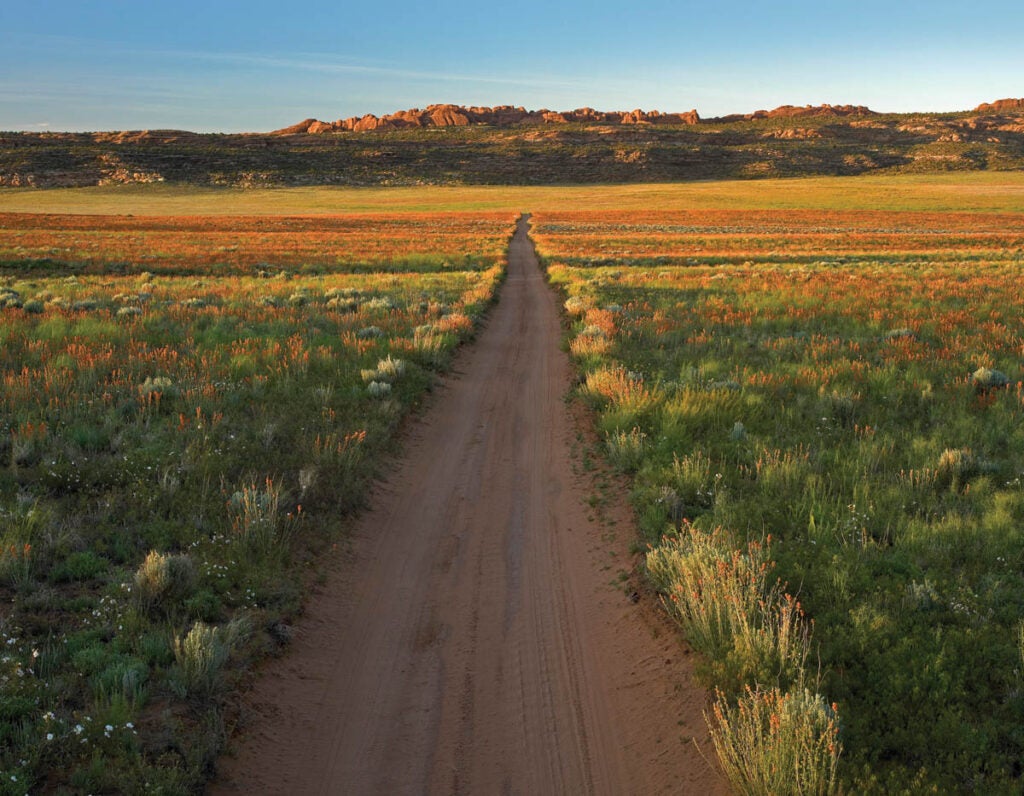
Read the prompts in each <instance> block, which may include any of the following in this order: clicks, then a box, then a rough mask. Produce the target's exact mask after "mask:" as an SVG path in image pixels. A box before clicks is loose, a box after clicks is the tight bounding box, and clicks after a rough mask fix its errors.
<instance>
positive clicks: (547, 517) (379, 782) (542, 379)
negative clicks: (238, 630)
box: [212, 221, 724, 795]
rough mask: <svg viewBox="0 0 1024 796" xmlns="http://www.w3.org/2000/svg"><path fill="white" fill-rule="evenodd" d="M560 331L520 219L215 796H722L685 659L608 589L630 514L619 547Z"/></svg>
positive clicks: (264, 685)
mask: <svg viewBox="0 0 1024 796" xmlns="http://www.w3.org/2000/svg"><path fill="white" fill-rule="evenodd" d="M559 336H560V330H559V315H558V309H557V305H556V299H555V296H554V294H553V293H552V291H551V290H550V289H549V288H548V286H547V285H546V283H545V281H544V279H543V276H542V274H541V272H540V269H539V267H538V264H537V260H536V255H535V253H534V250H533V245H532V243H531V242H530V240H529V238H528V228H527V225H526V222H525V221H524V222H521V223H520V226H519V229H518V231H517V233H516V236H515V238H514V239H513V241H512V245H511V249H510V254H509V273H508V279H507V282H506V283H505V285H504V286H503V287H502V292H501V300H500V302H499V303H498V305H497V306H496V307H495V309H494V310H493V311H492V315H491V317H490V319H489V320H488V322H487V324H486V327H485V328H484V329H483V330H482V332H481V333H480V335H479V337H478V339H477V341H476V342H475V343H474V344H473V345H472V346H471V347H470V348H469V349H468V350H467V351H465V352H464V353H463V355H461V356H460V358H459V359H458V361H457V364H456V372H457V375H456V376H454V377H452V378H450V379H448V380H446V382H445V383H444V384H443V385H442V386H441V387H440V389H439V393H440V394H439V395H435V396H434V397H433V399H432V401H431V405H430V407H429V409H428V411H427V413H426V415H425V417H424V418H423V420H422V421H419V422H417V424H416V427H415V429H414V431H413V432H412V439H411V440H410V441H409V443H408V445H407V452H406V455H405V457H404V458H403V460H402V461H401V462H400V463H399V464H398V465H397V466H396V468H395V470H394V472H393V473H392V474H391V475H390V477H389V478H388V480H387V483H386V484H384V485H382V486H380V487H379V488H378V489H377V490H376V492H375V494H374V496H373V499H372V508H371V510H369V511H368V512H367V513H366V514H365V515H364V516H363V517H362V519H361V521H360V522H359V525H358V528H357V529H356V533H355V538H354V542H353V551H352V561H351V562H350V563H349V564H347V565H346V566H344V567H343V569H344V570H345V571H344V572H343V573H340V574H339V575H338V576H337V577H336V578H334V579H333V580H332V581H331V582H330V583H329V584H328V585H327V586H326V588H325V589H324V591H323V592H322V593H321V594H319V595H318V596H317V597H316V598H315V599H314V600H313V602H312V604H311V605H310V607H309V610H308V613H307V615H306V617H305V618H304V620H303V622H302V623H301V625H300V626H299V628H298V632H297V635H296V639H295V642H294V643H293V645H292V648H291V650H290V651H289V653H288V655H287V656H286V657H285V658H284V659H282V660H280V661H275V662H274V663H273V664H272V665H270V666H269V668H268V669H267V670H266V672H265V674H264V675H263V676H262V677H261V679H260V681H259V683H258V686H257V688H256V691H255V693H254V694H253V698H252V702H251V703H252V705H253V709H254V710H255V711H256V713H257V716H256V719H255V721H254V723H253V725H252V726H251V727H249V728H248V731H247V732H246V733H245V735H244V737H242V738H241V739H238V740H236V741H235V744H234V747H235V751H234V756H233V757H228V758H226V759H225V760H224V761H223V764H222V766H221V770H222V774H221V778H220V781H219V782H218V783H216V784H215V785H214V787H213V789H212V792H214V793H224V794H227V793H282V794H285V793H287V794H336V793H337V794H342V793H343V794H350V793H351V794H418V793H439V794H449V793H458V794H499V793H501V794H531V795H532V794H555V793H564V794H585V793H600V794H631V793H635V794H650V793H668V792H672V793H691V794H705V793H716V792H723V790H724V786H723V785H722V784H721V783H720V781H719V780H718V779H717V778H716V775H715V774H714V773H713V772H712V770H711V768H710V766H709V765H708V763H707V762H705V760H704V759H703V758H702V757H701V755H700V754H699V753H698V751H697V750H696V749H695V747H694V745H693V744H692V743H691V742H690V738H691V737H693V736H695V735H696V736H699V737H703V736H704V735H705V731H704V724H703V719H702V717H701V709H702V708H703V706H704V703H703V700H704V694H703V693H702V692H701V691H699V690H696V689H694V687H693V686H692V685H691V682H690V668H689V663H688V660H687V659H686V658H685V656H683V655H682V653H681V651H680V649H679V646H678V643H677V642H676V641H675V640H674V639H672V638H671V637H670V634H668V633H666V632H665V628H664V626H661V627H659V625H658V621H657V619H656V618H655V617H653V611H652V607H651V606H645V605H644V604H643V602H641V604H640V605H634V604H633V603H632V602H631V601H630V600H629V599H628V598H627V597H626V595H625V594H624V593H623V591H622V589H621V588H619V589H617V588H615V587H614V586H613V581H614V580H615V577H616V574H617V572H618V571H619V570H620V568H628V566H629V563H628V555H627V552H626V547H627V545H628V539H627V538H626V537H628V536H629V532H628V531H627V530H626V529H625V527H624V526H625V525H626V524H627V523H628V515H627V513H626V512H625V510H624V509H621V507H620V509H618V511H619V513H618V515H617V516H618V517H619V519H620V522H619V523H618V525H617V526H616V527H618V528H619V529H620V533H619V534H618V536H619V537H621V538H618V539H614V540H612V539H610V538H609V528H608V527H607V526H605V527H602V526H600V525H598V524H597V523H596V522H595V521H594V520H592V519H590V518H589V514H590V513H591V512H589V511H588V508H587V504H586V502H585V501H586V499H587V497H588V496H589V495H590V494H591V491H590V490H591V489H592V487H591V486H590V485H589V481H588V479H587V477H586V476H584V475H582V474H579V473H578V472H576V471H574V467H573V461H572V457H571V451H570V449H571V446H572V445H573V442H574V440H575V431H574V425H573V421H572V420H571V418H570V416H569V413H568V411H567V407H566V404H565V402H564V400H563V398H564V396H565V394H566V391H567V389H568V385H569V378H570V372H569V365H568V361H567V358H566V355H565V354H564V353H563V352H561V351H560V350H559ZM705 754H707V755H708V756H709V757H711V756H713V753H711V752H709V751H707V750H705Z"/></svg>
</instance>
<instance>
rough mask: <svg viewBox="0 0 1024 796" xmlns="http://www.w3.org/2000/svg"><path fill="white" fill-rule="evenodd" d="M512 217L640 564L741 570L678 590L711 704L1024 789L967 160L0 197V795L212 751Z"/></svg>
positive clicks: (880, 769)
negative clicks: (697, 639)
mask: <svg viewBox="0 0 1024 796" xmlns="http://www.w3.org/2000/svg"><path fill="white" fill-rule="evenodd" d="M566 208H572V212H571V213H570V212H566ZM520 211H528V212H533V213H535V221H536V227H535V229H536V238H537V240H538V243H539V246H540V250H541V253H542V254H543V255H544V257H545V258H546V260H547V264H548V267H549V272H550V275H551V278H552V280H553V281H555V282H556V283H558V284H559V285H561V286H562V288H563V289H564V290H565V291H566V292H567V294H568V295H569V296H571V297H576V298H577V299H578V301H577V303H576V305H575V308H574V312H575V313H576V314H577V320H576V322H575V325H574V331H573V340H572V343H571V348H572V351H573V354H574V356H575V357H576V358H577V360H578V362H579V364H580V366H581V368H583V370H584V372H585V373H586V374H587V375H586V384H585V387H584V392H585V393H586V394H587V395H588V396H589V398H590V399H591V400H593V402H594V405H595V407H596V408H597V409H598V411H599V413H600V419H599V422H600V424H601V425H602V427H603V429H604V431H605V432H606V433H607V439H608V443H609V455H610V456H611V457H612V458H613V460H614V461H616V462H618V464H619V465H620V466H621V467H622V468H623V469H624V470H627V471H630V472H632V473H634V474H635V493H636V501H637V509H638V512H639V515H640V517H641V525H642V529H643V533H644V535H645V539H644V541H645V542H649V543H650V544H651V545H652V546H653V548H654V549H655V550H656V551H660V553H659V554H656V555H655V557H654V558H652V565H653V566H652V571H655V576H656V578H658V577H660V578H661V580H660V581H658V583H659V586H660V587H661V588H662V589H663V590H664V591H665V593H666V594H667V595H671V594H673V592H674V591H678V584H679V582H680V578H681V577H682V576H684V575H685V574H686V573H687V572H688V573H691V574H692V573H697V574H698V575H699V574H700V572H702V571H703V570H701V569H700V567H701V566H703V565H705V564H709V563H710V564H712V565H713V566H712V568H711V570H708V571H709V572H710V571H712V570H713V571H714V572H722V571H723V570H722V569H721V567H720V566H719V564H720V563H723V564H726V565H727V566H726V568H725V570H724V571H725V573H726V578H725V581H726V582H724V583H722V584H719V585H721V586H723V587H729V588H731V587H737V588H738V586H737V584H740V583H741V581H743V578H744V577H746V575H750V574H751V572H750V571H749V565H750V564H751V562H758V566H759V567H760V565H761V564H763V565H764V567H763V569H761V570H759V572H760V574H758V573H753V574H757V577H756V578H754V580H753V581H751V582H753V583H754V585H755V589H754V591H753V592H751V591H750V590H749V589H748V590H747V591H746V592H743V591H742V590H741V591H740V592H737V593H735V594H734V596H735V597H736V600H735V601H734V602H736V603H737V604H738V603H740V602H742V601H743V600H746V599H750V598H751V597H753V602H752V603H751V605H753V606H755V608H752V609H751V611H750V612H748V613H746V614H734V615H732V617H731V618H729V613H728V611H722V612H717V613H715V612H714V611H712V612H711V614H706V615H705V616H704V617H703V620H702V621H704V622H705V625H704V629H705V631H706V633H707V638H708V639H710V641H709V642H708V646H707V647H705V651H706V652H707V653H708V664H707V669H708V674H709V677H710V678H711V680H712V681H713V682H715V683H716V684H717V685H718V686H719V687H721V688H722V689H723V697H722V701H721V702H720V703H719V704H718V709H719V710H721V711H722V712H723V713H725V714H727V715H728V714H729V711H732V710H735V709H736V705H737V704H739V702H738V701H737V699H738V698H741V697H742V696H743V695H744V694H747V693H749V692H748V691H747V690H746V689H747V688H748V687H750V688H754V689H755V693H760V696H761V701H760V702H757V703H756V705H755V707H756V708H757V710H758V711H760V713H758V715H762V714H763V715H764V716H765V721H766V722H768V724H767V725H766V726H767V728H768V731H770V729H771V727H772V726H774V725H772V724H771V722H772V716H776V717H777V716H778V715H780V713H779V711H782V713H783V714H785V715H790V714H793V715H794V716H795V718H794V726H796V725H800V726H812V728H813V727H825V728H826V729H827V731H828V733H832V732H833V731H834V730H836V728H837V727H838V730H839V732H838V736H837V737H838V739H841V742H842V744H843V747H844V749H845V751H844V753H843V755H842V757H841V759H840V765H839V768H838V777H839V779H840V780H841V781H842V782H844V783H845V784H846V787H847V789H850V790H854V791H861V790H867V791H871V790H875V791H878V792H895V791H898V790H901V789H906V790H909V791H913V792H919V791H922V790H927V789H929V788H932V789H936V790H938V791H940V792H948V791H950V790H954V791H955V790H960V791H965V792H966V791H978V790H983V791H986V792H1012V791H1014V790H1017V789H1019V784H1020V776H1021V773H1020V771H1019V761H1020V759H1021V758H1022V753H1024V736H1022V735H1021V732H1020V727H1022V726H1024V700H1022V698H1021V694H1022V693H1024V681H1022V680H1021V674H1020V672H1021V671H1022V669H1024V665H1022V663H1021V645H1020V635H1019V632H1020V630H1019V628H1020V623H1021V620H1022V619H1024V603H1022V602H1021V598H1020V595H1021V594H1024V576H1022V574H1021V572H1022V569H1024V537H1021V534H1020V528H1021V527H1022V524H1024V491H1022V487H1021V482H1020V477H1021V476H1022V474H1024V440H1022V439H1021V436H1020V432H1019V430H1018V429H1019V427H1020V420H1021V419H1022V418H1021V414H1022V404H1021V388H1020V386H1019V383H1020V381H1021V379H1022V378H1024V370H1022V366H1021V361H1022V359H1024V327H1022V326H1021V321H1020V317H1019V312H1017V309H1018V308H1019V307H1020V306H1021V301H1022V299H1024V296H1022V295H1021V294H1020V289H1019V287H1018V283H1019V278H1018V277H1019V272H1020V268H1021V265H1022V242H1024V221H1022V219H1024V175H1021V174H1018V173H1005V172H1004V173H987V172H985V173H970V174H959V175H956V176H934V175H928V176H900V177H874V176H869V177H859V178H812V179H799V180H763V181H757V182H708V183H688V184H676V185H629V186H601V187H559V188H546V187H545V188H532V187H531V188H526V187H519V188H504V187H466V188H421V187H417V188H388V189H378V188H359V189H353V188H289V189H272V190H250V191H242V190H234V189H205V188H185V187H173V186H162V185H151V186H129V187H104V188H87V189H77V190H63V189H58V190H49V191H30V190H22V189H18V190H7V191H0V278H2V281H0V302H2V303H3V305H4V306H3V308H2V309H0V317H2V321H3V323H2V325H0V335H2V338H3V348H2V354H0V365H2V368H0V376H2V378H3V382H2V385H0V407H2V412H3V414H2V415H0V422H2V424H3V429H2V430H3V432H4V434H3V438H2V441H0V464H2V465H3V469H2V471H0V509H2V512H3V514H2V524H0V533H2V538H0V541H2V545H0V546H2V549H3V552H2V554H0V592H2V595H3V597H4V606H5V607H4V608H3V609H0V630H2V632H3V634H4V639H3V643H4V645H5V652H4V654H3V655H4V657H3V658H0V666H2V667H3V671H2V674H0V688H2V689H3V699H0V734H2V739H3V743H0V767H2V769H3V772H4V773H3V777H2V782H0V788H4V789H6V790H5V791H4V792H10V793H22V792H25V790H37V789H41V788H45V787H57V786H59V785H64V786H65V787H67V788H69V789H71V790H72V791H80V792H89V791H96V790H101V789H103V788H108V789H109V788H115V789H116V788H117V787H122V788H124V787H128V786H131V787H134V788H137V789H140V790H145V789H148V790H154V789H156V788H158V787H159V788H163V789H164V790H165V791H166V792H175V791H187V790H189V789H191V788H194V787H195V786H196V784H197V783H198V782H199V781H201V779H202V777H203V776H204V775H205V772H206V770H207V767H208V765H209V762H210V760H211V759H212V756H213V754H214V753H215V751H216V750H217V748H218V747H219V745H220V743H221V739H222V722H223V712H222V708H223V705H224V700H225V698H226V694H227V693H228V691H227V690H226V687H227V686H228V685H230V681H231V680H232V678H233V677H234V676H235V674H236V673H237V671H238V670H239V667H240V666H243V665H244V664H245V662H246V661H247V660H248V659H249V658H250V657H251V656H252V655H255V654H260V653H261V652H265V651H267V650H272V649H274V648H275V647H276V645H277V644H279V643H280V642H282V641H284V640H285V639H286V636H287V633H288V619H289V617H290V616H291V615H292V613H293V612H294V610H295V606H296V605H297V604H298V602H299V600H300V590H299V587H298V586H297V585H296V584H298V583H300V582H301V577H299V576H298V575H297V573H300V572H301V571H303V570H304V569H307V568H308V565H309V560H310V558H309V555H310V554H309V552H308V551H309V550H311V549H312V550H315V549H317V547H318V545H320V546H322V545H324V544H326V543H327V540H329V539H331V538H333V535H334V534H335V533H336V531H337V528H336V527H334V526H335V520H334V519H332V518H335V517H337V515H338V510H339V509H342V510H346V509H349V508H351V507H352V506H353V505H355V504H357V503H358V501H359V496H360V495H361V491H362V486H363V484H364V483H365V479H366V478H367V477H368V474H369V473H370V472H372V469H373V462H374V461H375V459H376V458H377V456H378V454H379V453H380V452H381V451H382V450H383V449H384V448H385V446H386V444H387V439H388V438H389V435H390V434H391V432H392V431H393V430H394V428H395V426H396V423H397V421H398V418H399V417H400V416H401V415H402V413H403V412H404V411H406V409H407V408H408V407H410V406H411V405H413V404H414V402H415V400H416V397H417V396H418V395H420V394H421V393H422V391H423V390H424V389H426V388H427V386H428V385H429V382H430V379H431V372H432V371H433V370H435V369H437V368H439V367H443V365H444V363H445V361H446V358H447V352H449V351H450V350H451V348H452V347H453V346H454V345H455V344H456V343H457V341H458V340H461V339H464V338H465V337H466V336H467V335H469V334H471V331H472V326H473V320H474V319H475V318H476V317H477V315H478V313H479V311H480V310H481V308H482V307H483V306H484V305H485V304H486V303H487V301H488V300H489V298H490V296H491V295H492V291H493V289H494V287H495V285H496V284H497V280H499V279H500V275H501V271H500V267H501V262H502V257H503V252H504V246H505V242H506V241H507V236H508V234H509V232H510V231H511V221H512V219H513V218H514V216H515V214H516V213H518V212H520ZM395 360H401V363H400V364H396V362H395ZM981 368H989V369H990V370H995V371H1000V372H1002V373H1004V374H1006V376H1007V381H1008V384H1007V385H1006V386H1003V387H1000V386H997V385H996V384H995V383H991V384H990V383H989V382H988V381H986V379H987V378H989V377H985V376H984V374H983V377H982V378H981V381H978V380H977V379H974V378H973V374H974V373H975V372H977V371H979V369H981ZM996 382H998V379H996ZM300 505H301V507H302V510H301V512H300V511H299V506H300ZM183 520H184V521H183ZM719 527H721V529H722V530H720V531H716V530H715V529H716V528H719ZM769 535H770V536H771V542H769V541H768V537H769ZM658 555H660V559H659V558H658ZM701 555H704V558H703V559H702V558H701ZM659 560H661V561H662V562H663V563H664V564H665V566H663V567H662V568H661V570H660V572H661V575H658V574H657V570H658V561H659ZM744 573H746V575H745V574H744ZM768 573H770V574H768ZM729 578H732V580H731V581H729ZM779 579H781V583H784V584H787V585H786V586H782V585H780V581H779ZM743 582H746V581H743ZM709 588H710V587H709ZM676 596H677V600H678V599H682V603H683V604H684V607H683V608H679V609H674V610H676V613H677V616H679V618H680V620H681V621H683V622H684V624H686V623H687V622H689V623H690V624H689V626H690V628H691V631H693V629H694V627H695V625H694V620H696V619H701V617H698V616H695V615H694V614H693V613H692V611H691V612H690V613H687V610H686V608H685V603H686V599H685V598H686V595H685V594H681V595H680V594H677V595H676ZM759 601H760V602H761V603H764V604H765V605H768V606H769V608H770V609H771V611H770V612H769V614H770V615H762V614H758V610H762V609H761V608H757V606H758V602H759ZM699 602H700V603H701V604H704V605H712V606H713V605H714V603H713V602H712V601H710V599H709V600H701V601H699ZM669 604H670V606H671V605H673V604H675V605H678V604H679V603H678V602H675V603H674V602H673V601H672V600H671V599H669ZM692 607H694V606H691V608H692ZM712 614H713V615H712ZM811 620H813V621H814V625H813V630H812V629H811V625H810V622H811ZM744 623H746V624H744ZM196 628H198V630H196ZM737 628H745V632H747V636H746V637H745V638H746V641H745V642H744V643H746V644H747V645H748V646H747V648H746V650H745V651H744V650H742V649H739V648H738V647H737V645H736V643H735V638H736V637H738V636H737V632H736V629H737ZM766 628H768V629H767V630H766ZM193 630H195V633H193V632H192V631H193ZM693 637H694V635H693V634H691V638H693ZM780 638H782V641H781V642H780V641H779V639H780ZM758 644H760V645H761V646H758ZM766 645H767V646H766ZM751 650H753V652H751ZM819 658H820V671H819V664H818V661H819ZM3 677H6V679H2V678H3ZM795 686H800V687H804V686H806V687H807V688H808V689H809V690H807V691H806V693H805V692H803V691H799V692H798V690H797V689H796V688H795ZM772 687H775V688H777V689H781V690H779V691H776V692H774V696H772V694H771V692H769V691H764V689H771V688H772ZM757 688H760V689H762V691H760V692H758V691H757ZM786 688H789V691H788V692H786V691H785V689H786ZM766 694H767V696H766ZM786 694H798V698H796V697H794V698H792V699H790V698H789V697H787V696H786ZM772 699H774V700H775V701H774V702H773V701H772ZM832 702H835V703H836V709H835V710H832V708H831V707H830V704H831V703H832ZM793 705H800V706H810V707H811V708H813V709H814V710H817V711H818V714H817V715H816V717H812V718H814V721H812V722H808V721H807V720H806V719H807V716H806V715H805V714H804V713H800V712H799V711H795V712H794V709H792V706H793ZM766 706H767V708H773V706H782V707H780V708H779V711H775V712H773V711H772V710H771V709H768V710H766ZM787 706H788V707H787ZM783 707H785V708H786V710H782V708H783ZM802 709H803V708H801V710H802ZM786 711H788V713H787V712H786ZM755 712H757V711H755ZM837 716H838V723H837V719H836V717H837ZM801 722H802V724H801ZM823 738H824V739H825V741H828V740H829V739H830V738H832V736H831V735H825V736H820V737H818V738H817V741H814V742H815V743H817V744H818V746H816V747H815V749H816V750H817V753H818V754H819V756H820V759H821V760H823V761H825V763H824V765H826V766H827V765H828V761H829V760H833V759H834V756H833V755H832V753H831V752H830V751H829V749H828V748H827V747H828V743H825V744H824V746H822V744H821V741H822V739H823ZM812 740H813V739H812ZM749 746H750V745H749V744H748V747H749ZM827 773H828V772H826V774H827ZM11 777H15V778H16V779H17V782H14V781H13V780H11ZM126 783H127V784H126ZM22 785H26V786H27V787H26V788H24V789H23V788H22Z"/></svg>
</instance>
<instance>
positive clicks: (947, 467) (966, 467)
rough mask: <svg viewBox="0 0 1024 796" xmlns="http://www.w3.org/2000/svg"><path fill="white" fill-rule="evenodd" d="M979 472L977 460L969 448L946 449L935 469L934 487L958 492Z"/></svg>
mask: <svg viewBox="0 0 1024 796" xmlns="http://www.w3.org/2000/svg"><path fill="white" fill-rule="evenodd" d="M979 472H980V469H979V466H978V459H977V458H976V457H975V455H974V454H973V453H972V452H971V449H970V448H946V450H944V451H943V452H942V453H941V454H940V455H939V463H938V465H937V466H936V468H935V485H936V486H937V487H938V488H939V489H955V490H957V491H959V490H961V489H963V487H964V485H965V484H966V483H967V481H969V480H970V479H971V478H973V477H974V476H976V475H977V474H978V473H979Z"/></svg>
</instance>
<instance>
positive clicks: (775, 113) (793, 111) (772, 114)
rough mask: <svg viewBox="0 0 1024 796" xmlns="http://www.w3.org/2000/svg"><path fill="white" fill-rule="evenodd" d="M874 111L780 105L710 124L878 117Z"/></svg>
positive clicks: (839, 107)
mask: <svg viewBox="0 0 1024 796" xmlns="http://www.w3.org/2000/svg"><path fill="white" fill-rule="evenodd" d="M877 115H878V114H876V113H875V112H874V111H873V110H871V109H870V108H868V107H866V106H864V105H828V104H825V105H780V106H779V107H778V108H775V109H774V110H770V111H763V110H762V111H754V112H753V113H733V114H730V115H728V116H719V117H718V118H716V119H708V120H707V121H709V122H749V121H753V120H754V119H790V118H796V117H802V116H826V117H841V116H842V117H845V116H877Z"/></svg>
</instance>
